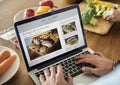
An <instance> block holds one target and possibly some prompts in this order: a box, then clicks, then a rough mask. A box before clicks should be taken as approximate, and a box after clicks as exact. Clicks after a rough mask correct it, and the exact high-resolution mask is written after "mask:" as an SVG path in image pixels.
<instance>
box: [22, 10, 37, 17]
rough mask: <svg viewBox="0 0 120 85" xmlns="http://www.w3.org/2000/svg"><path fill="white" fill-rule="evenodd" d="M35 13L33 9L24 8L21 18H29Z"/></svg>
mask: <svg viewBox="0 0 120 85" xmlns="http://www.w3.org/2000/svg"><path fill="white" fill-rule="evenodd" d="M34 15H35V11H34V10H33V9H25V11H24V14H23V18H29V17H32V16H34Z"/></svg>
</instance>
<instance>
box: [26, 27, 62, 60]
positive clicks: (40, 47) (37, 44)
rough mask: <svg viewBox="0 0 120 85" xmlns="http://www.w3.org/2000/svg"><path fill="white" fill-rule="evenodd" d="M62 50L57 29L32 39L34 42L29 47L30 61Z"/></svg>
mask: <svg viewBox="0 0 120 85" xmlns="http://www.w3.org/2000/svg"><path fill="white" fill-rule="evenodd" d="M60 48H61V45H60V41H59V36H58V33H57V29H53V30H51V31H47V32H44V33H42V34H39V35H36V36H33V37H32V42H31V44H30V45H29V47H28V49H29V50H28V52H29V55H30V59H31V60H33V59H35V58H38V57H42V56H43V55H46V54H48V53H50V52H53V51H55V50H58V49H60Z"/></svg>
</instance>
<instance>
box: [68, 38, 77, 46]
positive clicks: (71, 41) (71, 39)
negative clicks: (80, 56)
mask: <svg viewBox="0 0 120 85" xmlns="http://www.w3.org/2000/svg"><path fill="white" fill-rule="evenodd" d="M77 42H78V38H77V37H76V36H73V37H70V38H68V39H67V44H68V45H73V44H76V43H77Z"/></svg>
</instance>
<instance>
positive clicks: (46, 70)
mask: <svg viewBox="0 0 120 85" xmlns="http://www.w3.org/2000/svg"><path fill="white" fill-rule="evenodd" d="M44 74H45V77H46V78H48V77H49V76H50V71H49V70H48V69H45V70H44Z"/></svg>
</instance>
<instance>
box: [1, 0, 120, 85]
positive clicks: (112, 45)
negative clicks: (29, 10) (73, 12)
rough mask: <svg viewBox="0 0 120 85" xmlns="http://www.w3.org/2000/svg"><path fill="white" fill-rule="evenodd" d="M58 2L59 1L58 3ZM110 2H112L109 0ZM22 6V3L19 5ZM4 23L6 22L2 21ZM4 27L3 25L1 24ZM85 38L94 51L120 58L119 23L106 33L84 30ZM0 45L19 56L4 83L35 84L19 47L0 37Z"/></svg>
mask: <svg viewBox="0 0 120 85" xmlns="http://www.w3.org/2000/svg"><path fill="white" fill-rule="evenodd" d="M53 1H54V3H55V4H56V6H58V7H63V6H67V5H68V4H67V3H65V2H64V0H63V2H62V0H53ZM58 2H60V3H58ZM111 2H113V1H112V0H111ZM114 2H117V3H120V0H114ZM21 6H22V5H21ZM4 24H6V22H4ZM2 27H4V25H2ZM85 34H86V39H87V43H88V46H89V47H90V48H92V49H93V50H94V51H99V52H102V53H103V54H104V55H105V57H107V58H109V59H113V60H117V59H120V52H119V51H120V23H115V24H114V25H113V26H112V27H111V29H110V31H109V32H108V34H107V35H104V36H103V35H98V34H95V33H92V32H86V33H85ZM0 45H4V46H7V47H9V48H11V49H13V50H14V51H16V52H17V53H18V55H19V57H20V68H19V70H18V72H17V73H16V75H15V76H14V77H13V78H12V79H10V80H9V81H8V82H6V83H5V84H4V85H35V84H34V82H33V81H32V79H31V78H30V77H29V75H28V73H27V70H26V67H25V64H24V60H23V56H22V54H21V51H20V49H16V48H15V47H14V46H13V44H12V43H11V42H9V41H6V40H4V39H1V38H0Z"/></svg>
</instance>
